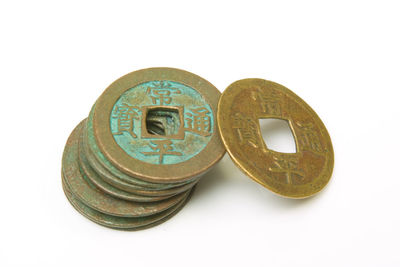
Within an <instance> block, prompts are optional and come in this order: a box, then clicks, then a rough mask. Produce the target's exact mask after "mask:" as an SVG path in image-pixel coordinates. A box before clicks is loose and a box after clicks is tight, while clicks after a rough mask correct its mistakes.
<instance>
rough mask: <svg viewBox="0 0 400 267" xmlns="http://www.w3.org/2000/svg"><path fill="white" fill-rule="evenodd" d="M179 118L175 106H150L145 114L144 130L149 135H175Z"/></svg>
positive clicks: (178, 127)
mask: <svg viewBox="0 0 400 267" xmlns="http://www.w3.org/2000/svg"><path fill="white" fill-rule="evenodd" d="M180 127H181V119H180V114H179V110H178V109H175V108H166V107H158V108H152V109H149V110H148V111H147V114H146V130H147V133H148V134H150V135H160V136H166V137H167V136H175V135H178V134H179V132H180Z"/></svg>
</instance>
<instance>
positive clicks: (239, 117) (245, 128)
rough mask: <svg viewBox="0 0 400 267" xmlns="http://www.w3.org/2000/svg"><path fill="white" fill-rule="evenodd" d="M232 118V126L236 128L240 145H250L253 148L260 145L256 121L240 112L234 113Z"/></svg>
mask: <svg viewBox="0 0 400 267" xmlns="http://www.w3.org/2000/svg"><path fill="white" fill-rule="evenodd" d="M232 119H233V121H232V128H233V129H235V130H236V133H237V135H238V137H239V140H240V145H250V146H252V147H254V148H259V147H262V144H261V142H260V138H259V134H258V124H257V122H255V121H254V120H253V119H252V118H250V117H247V116H245V115H243V114H242V113H236V114H235V115H234V116H233V118H232Z"/></svg>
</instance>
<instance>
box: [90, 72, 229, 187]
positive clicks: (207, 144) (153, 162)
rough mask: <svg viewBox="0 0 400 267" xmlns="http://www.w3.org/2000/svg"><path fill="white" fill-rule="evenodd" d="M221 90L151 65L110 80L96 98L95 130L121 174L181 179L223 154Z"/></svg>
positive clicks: (166, 180) (164, 181) (196, 78)
mask: <svg viewBox="0 0 400 267" xmlns="http://www.w3.org/2000/svg"><path fill="white" fill-rule="evenodd" d="M219 97H220V92H219V91H218V90H217V89H216V88H215V87H214V86H213V85H212V84H210V83H209V82H208V81H206V80H204V79H203V78H200V77H199V76H197V75H194V74H192V73H189V72H186V71H182V70H178V69H171V68H151V69H144V70H139V71H135V72H132V73H130V74H127V75H125V76H123V77H122V78H120V79H118V80H117V81H115V82H114V83H112V84H111V85H110V86H109V87H108V88H107V89H106V90H105V92H104V93H103V94H102V95H101V96H100V98H99V99H98V101H97V103H96V105H95V107H94V111H93V112H94V113H93V132H94V137H95V138H96V144H97V145H98V147H99V149H100V150H101V152H102V154H104V156H105V157H106V158H107V159H108V160H109V161H110V162H111V164H112V165H113V166H115V167H117V168H118V169H119V170H120V171H122V172H123V173H125V174H127V175H129V176H132V177H136V178H138V179H141V180H143V181H148V182H151V183H161V184H171V183H182V182H187V181H188V180H191V179H193V178H194V177H198V176H200V175H202V174H204V173H205V172H206V171H207V170H209V169H210V168H211V167H212V166H213V165H214V164H215V163H217V162H218V161H219V160H220V159H221V158H222V156H223V155H224V153H225V148H224V146H223V145H222V142H221V139H220V136H219V133H218V129H217V121H216V114H217V104H218V100H219Z"/></svg>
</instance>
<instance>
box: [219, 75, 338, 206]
mask: <svg viewBox="0 0 400 267" xmlns="http://www.w3.org/2000/svg"><path fill="white" fill-rule="evenodd" d="M265 118H275V119H282V120H286V121H287V122H288V123H289V125H290V127H291V130H292V133H293V136H294V137H295V141H296V148H297V149H296V150H297V152H296V153H280V152H277V151H274V150H271V149H269V148H268V144H265V143H264V140H263V138H262V134H261V131H260V125H259V123H258V120H259V119H265ZM218 122H219V125H218V126H219V130H220V133H221V136H222V140H223V142H224V144H225V146H226V148H227V150H228V153H229V155H230V156H231V158H232V160H233V161H234V162H235V164H236V165H237V166H238V167H239V168H240V169H241V170H242V171H243V172H244V173H245V174H247V175H248V176H250V177H251V178H252V179H254V180H255V181H256V182H258V183H260V184H261V185H263V186H265V187H266V188H268V189H270V190H271V191H273V192H275V193H277V194H279V195H281V196H285V197H290V198H305V197H309V196H312V195H314V194H316V193H318V192H319V191H320V190H322V189H323V188H324V186H325V185H326V184H327V183H328V181H329V179H330V177H331V175H332V171H333V163H334V155H333V147H332V143H331V139H330V137H329V134H328V131H327V130H326V128H325V126H324V124H323V123H322V121H321V119H320V118H319V117H318V115H317V114H316V113H315V112H314V111H313V110H312V109H311V107H310V106H308V105H307V104H306V103H305V102H304V101H303V100H302V99H301V98H300V97H298V96H297V95H296V94H294V93H293V92H292V91H290V90H289V89H287V88H286V87H284V86H282V85H280V84H277V83H274V82H271V81H266V80H262V79H244V80H240V81H237V82H234V83H233V84H231V85H230V86H229V87H228V88H227V89H226V90H225V91H224V93H223V94H222V97H221V99H220V102H219V110H218Z"/></svg>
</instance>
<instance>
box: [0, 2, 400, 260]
mask: <svg viewBox="0 0 400 267" xmlns="http://www.w3.org/2000/svg"><path fill="white" fill-rule="evenodd" d="M397 4H398V1H366V0H364V1H250V0H247V1H233V0H231V1H217V0H214V1H206V0H202V1H188V0H187V1H172V0H168V1H144V0H141V1H108V2H105V1H104V2H103V1H82V0H81V1H72V0H70V1H39V0H36V1H1V2H0V101H1V104H0V111H1V113H0V114H1V132H0V134H1V138H0V156H1V169H0V170H1V174H0V177H1V178H0V179H1V180H0V181H1V193H0V207H1V209H0V218H1V220H0V266H68V267H71V266H363V267H365V266H400V253H399V252H400V248H399V246H400V242H399V239H400V230H399V225H400V215H399V214H400V207H399V204H400V193H399V189H400V175H399V165H400V157H399V153H398V152H399V150H400V141H399V130H400V127H399V115H400V107H399V89H400V77H399V70H400V63H399V62H400V52H399V50H400V37H399V34H400V31H399V27H400V15H399V13H400V12H399V11H400V7H399V6H398V5H397ZM156 66H165V67H175V68H181V69H185V70H188V71H190V72H193V73H196V74H198V75H200V76H202V77H204V78H205V79H207V80H209V81H210V82H211V83H213V84H214V85H215V86H216V87H217V88H219V89H220V90H221V91H223V90H224V89H225V88H226V87H227V86H228V85H229V84H230V83H232V82H234V81H236V80H239V79H242V78H251V77H252V78H255V77H258V78H264V79H268V80H272V81H275V82H278V83H281V84H283V85H285V86H287V87H288V88H290V89H291V90H293V91H294V92H296V93H297V94H298V95H299V96H301V97H302V98H303V99H304V100H305V101H306V102H307V103H308V104H309V105H310V106H311V107H313V109H314V110H315V111H316V112H317V113H318V114H319V116H320V117H321V119H322V120H323V121H324V123H325V126H326V127H327V129H328V131H329V132H330V135H331V138H332V142H333V145H334V149H335V170H334V174H333V176H332V179H331V182H330V183H329V185H328V186H327V187H326V189H325V190H324V191H323V192H322V193H321V194H319V195H318V196H316V197H313V198H311V199H308V200H303V201H299V200H288V199H283V198H281V197H278V196H275V195H274V194H272V193H271V192H269V191H268V190H266V189H264V188H263V187H262V186H260V185H258V184H256V183H254V182H253V181H252V180H250V179H248V178H247V177H246V176H245V175H243V174H242V173H241V172H240V171H239V170H238V169H237V168H236V167H235V166H234V165H233V163H231V161H230V158H229V157H228V156H226V157H225V158H224V159H223V160H222V161H221V163H220V164H219V165H218V166H217V167H216V168H215V169H214V170H213V171H212V172H211V173H210V174H209V175H207V176H206V177H204V179H203V180H201V182H200V184H199V186H198V190H197V191H196V193H195V195H194V196H193V199H192V200H191V201H190V202H189V203H188V204H187V206H186V207H185V208H184V209H183V210H182V211H181V212H180V213H179V214H178V215H176V216H175V217H173V218H172V219H171V220H169V221H168V222H166V223H164V224H162V225H160V226H158V227H155V228H151V229H149V230H144V231H139V232H121V231H115V230H110V229H107V228H104V227H101V226H98V225H96V224H94V223H92V222H91V221H89V220H87V219H85V218H84V217H83V216H81V215H80V214H78V213H77V212H76V211H75V210H74V209H73V208H72V206H71V205H70V204H69V203H68V201H67V199H66V198H65V196H64V194H63V191H62V188H61V177H60V169H61V155H62V151H63V147H64V144H65V141H66V140H67V137H68V135H69V134H70V132H71V131H72V129H73V128H74V127H75V125H76V124H78V123H79V122H80V120H82V119H83V118H85V117H86V116H87V114H88V112H89V109H90V107H91V105H92V104H93V103H94V101H95V100H96V98H97V97H98V96H99V95H100V94H101V93H102V91H103V90H104V89H105V88H106V87H107V86H108V85H109V84H110V83H111V82H113V81H114V80H116V79H117V78H119V77H120V76H122V75H124V74H126V73H128V72H131V71H134V70H137V69H142V68H147V67H156Z"/></svg>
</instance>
